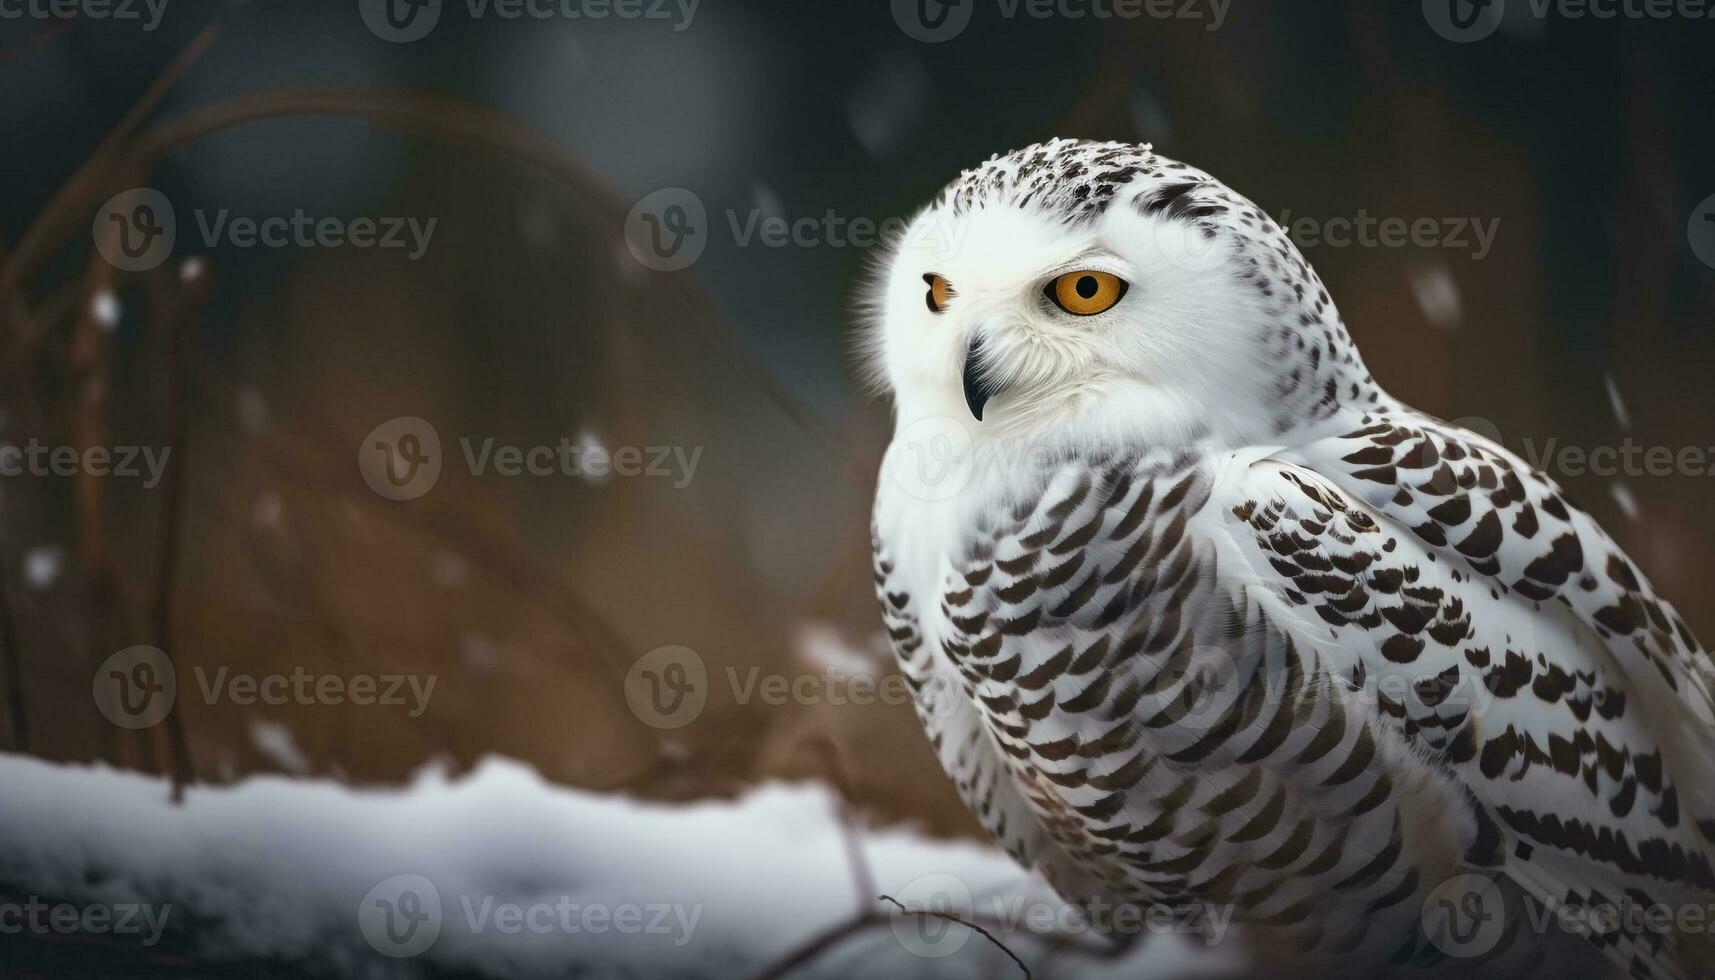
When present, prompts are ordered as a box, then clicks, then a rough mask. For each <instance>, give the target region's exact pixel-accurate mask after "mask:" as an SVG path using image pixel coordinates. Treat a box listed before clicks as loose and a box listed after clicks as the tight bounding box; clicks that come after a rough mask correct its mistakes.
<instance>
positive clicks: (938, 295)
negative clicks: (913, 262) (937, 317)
mask: <svg viewBox="0 0 1715 980" xmlns="http://www.w3.org/2000/svg"><path fill="white" fill-rule="evenodd" d="M923 281H924V282H926V283H928V284H929V293H928V295H927V296H925V297H924V299H925V301H926V302H927V303H928V304H929V309H930V311H931V312H934V313H942V312H945V311H946V309H947V304H948V303H951V302H952V301H953V284H952V283H950V282H948V281H947V279H946V277H945V276H938V275H936V274H935V273H933V272H925V273H924V274H923Z"/></svg>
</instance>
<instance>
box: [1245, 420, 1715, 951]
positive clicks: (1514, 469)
mask: <svg viewBox="0 0 1715 980" xmlns="http://www.w3.org/2000/svg"><path fill="white" fill-rule="evenodd" d="M1282 458H1283V459H1285V460H1290V461H1292V462H1295V463H1298V464H1301V465H1302V466H1303V467H1305V468H1306V469H1307V470H1309V471H1314V473H1316V474H1320V475H1321V476H1322V477H1323V478H1325V479H1327V480H1330V481H1332V482H1333V483H1334V484H1335V485H1336V486H1337V487H1338V488H1339V489H1340V490H1341V491H1343V492H1344V495H1345V496H1346V497H1347V498H1348V500H1350V501H1354V502H1361V506H1362V507H1363V509H1364V510H1366V511H1368V512H1369V513H1371V514H1373V515H1374V517H1375V518H1376V520H1377V521H1378V523H1379V524H1380V525H1381V526H1382V527H1383V528H1384V533H1385V536H1386V538H1387V541H1386V544H1385V545H1384V547H1386V548H1387V549H1388V550H1387V551H1384V552H1380V553H1375V554H1374V555H1373V558H1374V561H1373V562H1371V563H1369V566H1368V567H1366V568H1364V569H1362V570H1354V569H1351V568H1337V569H1334V570H1328V569H1324V568H1322V567H1320V566H1321V562H1320V561H1319V560H1307V559H1315V558H1318V557H1319V556H1323V555H1326V554H1330V553H1334V552H1339V551H1340V550H1342V548H1344V550H1345V551H1347V552H1348V553H1350V552H1351V549H1350V547H1349V546H1343V545H1337V543H1336V542H1333V541H1330V540H1328V536H1327V535H1326V534H1320V535H1319V534H1314V533H1312V532H1314V531H1315V530H1316V527H1317V526H1319V525H1318V522H1314V521H1312V522H1311V523H1310V524H1309V525H1307V524H1306V523H1305V522H1304V521H1303V520H1302V519H1300V520H1298V521H1297V522H1291V521H1288V522H1286V523H1285V525H1284V526H1280V527H1276V528H1274V529H1272V531H1271V532H1270V534H1269V536H1268V537H1269V546H1270V549H1271V550H1274V551H1276V552H1278V553H1277V554H1275V555H1272V556H1271V557H1270V564H1271V565H1272V566H1273V567H1274V568H1275V569H1276V570H1277V571H1278V572H1279V573H1280V574H1282V575H1283V576H1285V577H1286V578H1288V579H1290V580H1291V581H1292V582H1293V583H1294V585H1295V587H1296V588H1297V589H1298V593H1299V594H1300V595H1301V596H1302V598H1303V600H1304V601H1303V603H1302V605H1301V606H1300V608H1301V609H1304V610H1308V611H1309V612H1310V613H1311V614H1312V615H1314V616H1315V617H1316V619H1317V620H1318V621H1319V623H1318V625H1320V627H1321V628H1322V629H1323V630H1325V631H1327V633H1328V634H1329V637H1330V639H1331V640H1332V641H1333V642H1335V643H1336V644H1339V645H1343V646H1347V647H1350V645H1351V642H1352V640H1353V638H1354V637H1360V636H1361V637H1365V638H1367V640H1368V643H1369V645H1370V647H1371V649H1373V650H1375V651H1376V652H1377V654H1379V656H1377V654H1371V655H1370V656H1368V657H1364V656H1362V655H1361V651H1355V653H1354V655H1355V656H1356V657H1357V661H1358V662H1360V663H1366V664H1367V665H1368V666H1369V667H1370V668H1371V669H1372V670H1373V669H1375V668H1376V667H1378V666H1379V667H1382V668H1387V667H1389V666H1392V667H1395V668H1397V669H1402V670H1406V671H1411V672H1413V673H1416V674H1418V675H1425V676H1427V675H1430V674H1434V673H1435V672H1437V671H1441V670H1446V671H1448V672H1449V673H1448V674H1447V675H1446V678H1445V679H1446V686H1447V688H1448V689H1453V688H1455V687H1456V686H1457V685H1458V684H1460V683H1461V682H1462V681H1463V680H1464V679H1466V678H1470V677H1475V678H1477V679H1479V680H1480V682H1481V686H1480V687H1477V688H1475V689H1474V693H1475V694H1476V695H1477V696H1478V697H1476V698H1475V699H1474V703H1473V705H1472V708H1473V710H1472V711H1471V712H1470V713H1469V716H1468V718H1467V719H1465V720H1464V721H1462V722H1460V723H1458V724H1457V725H1456V726H1455V725H1453V724H1450V723H1449V721H1448V718H1447V714H1446V712H1444V711H1436V710H1434V709H1428V710H1426V709H1424V708H1423V705H1422V703H1421V699H1419V703H1418V704H1417V705H1415V706H1412V705H1405V706H1397V705H1393V704H1390V703H1389V702H1388V701H1385V700H1384V701H1383V702H1382V704H1383V706H1384V707H1388V708H1390V709H1392V710H1393V711H1394V712H1395V713H1396V714H1397V717H1398V718H1399V719H1400V720H1401V721H1402V722H1403V724H1404V725H1405V726H1406V729H1407V731H1408V733H1409V734H1411V735H1412V736H1414V737H1415V738H1416V739H1417V740H1418V741H1421V742H1423V743H1424V744H1425V745H1428V746H1431V747H1432V748H1435V749H1436V750H1438V751H1440V752H1441V753H1442V761H1443V762H1445V763H1447V764H1450V765H1451V767H1452V768H1453V769H1454V771H1456V772H1457V773H1458V774H1459V776H1460V778H1461V780H1462V781H1463V782H1464V784H1465V785H1467V786H1468V787H1469V788H1470V790H1471V792H1472V794H1473V795H1474V797H1475V798H1476V799H1477V800H1478V801H1479V802H1480V803H1481V805H1482V806H1484V807H1485V808H1486V809H1487V810H1488V812H1489V813H1491V814H1492V815H1493V817H1494V819H1495V820H1496V821H1497V822H1498V823H1499V825H1500V827H1501V828H1502V831H1503V835H1504V837H1505V838H1506V840H1507V841H1508V842H1509V843H1510V844H1511V848H1512V849H1511V853H1510V854H1508V855H1506V856H1505V859H1504V860H1505V865H1504V866H1505V870H1506V872H1507V873H1508V874H1509V875H1510V876H1512V877H1513V878H1514V879H1515V880H1517V881H1519V882H1520V883H1521V884H1524V885H1525V886H1526V887H1528V888H1529V889H1530V890H1531V891H1532V892H1533V893H1535V894H1536V895H1537V896H1538V897H1539V898H1541V899H1543V900H1544V901H1548V902H1554V903H1559V904H1562V905H1565V904H1574V905H1576V904H1582V903H1589V902H1595V903H1602V902H1630V903H1633V904H1634V905H1636V906H1652V905H1658V904H1659V905H1661V906H1663V907H1666V908H1669V909H1674V910H1677V909H1681V908H1684V907H1686V906H1687V905H1693V904H1694V905H1696V906H1698V908H1699V910H1700V911H1701V910H1703V909H1706V908H1708V907H1709V905H1710V903H1711V901H1712V900H1715V871H1712V867H1711V861H1712V860H1715V846H1712V844H1711V841H1712V840H1715V765H1712V764H1711V761H1710V760H1711V755H1712V752H1715V707H1712V701H1711V696H1710V690H1711V679H1712V678H1715V670H1712V669H1711V662H1710V659H1709V656H1708V654H1707V653H1706V652H1705V651H1703V650H1702V649H1701V648H1700V647H1699V645H1698V643H1697V641H1696V639H1695V638H1694V637H1693V635H1692V633H1691V631H1690V629H1689V628H1688V627H1687V626H1686V624H1685V621H1684V620H1683V619H1682V618H1681V617H1680V616H1679V614H1678V613H1677V612H1675V611H1674V609H1673V607H1672V606H1671V605H1670V604H1669V603H1667V602H1666V601H1665V600H1663V599H1662V598H1661V597H1659V596H1658V595H1657V594H1656V593H1655V591H1654V590H1653V589H1652V588H1651V586H1650V584H1649V582H1648V580H1647V579H1646V578H1645V577H1644V575H1643V574H1642V573H1641V572H1640V571H1639V570H1638V569H1637V567H1636V566H1635V565H1634V564H1633V563H1632V562H1631V560H1630V559H1629V558H1628V557H1627V556H1626V555H1625V554H1624V553H1623V552H1622V551H1621V550H1620V548H1619V547H1618V545H1616V544H1615V543H1614V541H1613V540H1612V539H1611V538H1610V537H1609V536H1608V535H1607V534H1606V533H1605V532H1604V531H1603V530H1602V529H1601V528H1600V527H1599V526H1598V525H1597V524H1596V523H1595V521H1594V520H1592V519H1591V518H1590V517H1589V516H1588V515H1586V514H1584V513H1583V512H1581V511H1579V510H1578V509H1577V508H1576V507H1574V506H1573V505H1572V504H1571V503H1570V502H1569V501H1568V500H1567V499H1566V496H1565V494H1564V493H1563V492H1562V491H1561V490H1560V488H1559V487H1557V486H1556V485H1555V484H1554V483H1553V481H1551V480H1550V479H1548V478H1547V477H1545V476H1543V475H1542V474H1540V473H1537V472H1535V471H1533V470H1532V469H1531V468H1530V467H1529V466H1528V465H1526V464H1525V463H1524V462H1523V461H1521V460H1519V459H1518V458H1517V457H1515V456H1513V455H1512V454H1511V453H1509V452H1507V451H1506V450H1505V449H1503V448H1501V447H1499V446H1497V445H1495V444H1493V443H1491V442H1489V441H1487V440H1484V439H1482V438H1481V437H1478V436H1475V435H1473V434H1471V433H1468V432H1465V431H1463V430H1460V429H1457V428H1454V427H1451V426H1448V425H1446V424H1445V423H1441V422H1439V421H1437V420H1435V419H1432V418H1429V417H1427V416H1421V415H1417V414H1415V413H1414V414H1411V415H1408V416H1377V417H1373V418H1367V419H1365V420H1364V425H1363V426H1362V427H1361V428H1359V429H1357V430H1356V431H1353V432H1351V433H1349V434H1346V435H1344V436H1341V437H1338V438H1331V439H1327V440H1324V441H1321V442H1317V443H1312V444H1310V445H1308V446H1305V447H1302V448H1299V449H1297V450H1294V451H1293V453H1291V454H1290V455H1287V454H1283V456H1282ZM1283 536H1284V537H1283ZM1288 539H1290V540H1288ZM1301 544H1302V545H1303V546H1304V547H1302V548H1300V547H1299V545H1301ZM1330 546H1334V547H1330ZM1401 573H1403V575H1404V579H1403V580H1401V579H1399V578H1398V576H1399V575H1400V574H1401ZM1384 576H1385V577H1384ZM1438 694H1439V691H1436V692H1435V694H1433V695H1432V697H1433V696H1437V695H1438ZM1638 938H1639V939H1640V941H1641V942H1642V943H1643V944H1644V945H1645V946H1656V945H1660V944H1661V942H1662V937H1661V936H1660V935H1659V934H1657V935H1655V936H1653V937H1650V936H1644V937H1638ZM1652 938H1653V942H1652V941H1651V940H1652ZM1681 941H1683V940H1681ZM1685 955H1686V954H1684V953H1683V952H1681V953H1679V954H1675V955H1674V956H1672V957H1671V958H1683V957H1684V956H1685ZM1709 962H1710V961H1709V960H1704V961H1703V963H1702V964H1701V965H1700V966H1699V967H1697V968H1696V969H1694V970H1693V971H1692V972H1693V974H1694V975H1701V973H1702V972H1706V971H1707V970H1708V969H1709ZM1660 965H1661V964H1658V966H1660Z"/></svg>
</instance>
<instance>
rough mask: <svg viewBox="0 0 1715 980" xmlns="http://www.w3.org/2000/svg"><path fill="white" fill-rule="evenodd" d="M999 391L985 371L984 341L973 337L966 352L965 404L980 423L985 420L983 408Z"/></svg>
mask: <svg viewBox="0 0 1715 980" xmlns="http://www.w3.org/2000/svg"><path fill="white" fill-rule="evenodd" d="M999 390H1000V388H999V387H998V386H997V385H996V384H995V383H994V382H993V381H992V380H990V378H989V376H988V372H987V371H986V370H984V365H983V339H982V337H981V336H972V337H971V346H970V347H969V348H968V349H967V350H966V351H965V404H966V405H968V406H970V409H971V414H972V415H974V416H976V418H977V421H978V422H981V421H982V420H983V406H984V405H987V404H988V402H989V399H990V398H993V397H994V396H995V393H996V392H997V391H999Z"/></svg>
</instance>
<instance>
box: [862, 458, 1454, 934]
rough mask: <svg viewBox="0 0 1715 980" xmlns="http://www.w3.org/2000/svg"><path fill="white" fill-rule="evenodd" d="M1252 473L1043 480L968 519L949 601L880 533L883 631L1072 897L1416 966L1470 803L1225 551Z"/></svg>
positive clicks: (1233, 547) (992, 792)
mask: <svg viewBox="0 0 1715 980" xmlns="http://www.w3.org/2000/svg"><path fill="white" fill-rule="evenodd" d="M1253 455H1256V456H1260V455H1261V454H1253ZM1252 461H1254V460H1241V459H1236V458H1221V459H1210V458H1207V457H1203V456H1199V455H1194V454H1186V455H1182V456H1176V457H1172V458H1147V459H1139V458H1125V459H1116V460H1109V461H1092V460H1088V459H1082V458H1080V459H1075V460H1071V461H1068V462H1066V463H1065V464H1064V465H1056V466H1047V467H1045V468H1044V470H1043V474H1042V477H1041V479H1040V480H1039V481H1036V482H1035V483H1034V484H1033V485H1032V489H1031V490H1030V491H1028V492H1026V493H1023V494H1022V495H1020V496H1018V497H1016V498H1007V499H1002V500H999V501H996V502H993V504H992V505H991V506H984V507H981V508H977V509H976V511H975V512H974V513H973V514H972V515H971V516H970V517H969V519H968V521H967V524H968V526H967V527H966V529H965V533H964V535H963V541H962V543H961V544H960V545H959V546H958V547H957V548H956V549H955V551H954V553H953V554H952V555H951V556H950V558H949V559H948V562H947V567H946V568H945V569H944V574H943V575H941V576H940V577H939V580H940V582H941V584H942V587H941V589H940V591H939V594H934V593H931V594H928V595H924V594H921V593H920V592H913V590H911V589H910V588H907V587H905V585H904V584H903V582H902V581H901V580H900V575H899V574H898V571H897V569H896V568H895V565H894V563H893V559H892V557H891V555H892V549H893V548H899V549H905V548H908V547H909V546H910V543H911V542H909V541H906V540H899V541H891V542H890V541H889V540H888V534H887V533H886V531H885V528H883V529H882V532H881V533H879V534H878V536H877V566H876V572H877V585H878V590H879V592H880V594H881V600H882V605H883V609H884V610H885V611H886V613H887V621H888V626H889V629H890V632H891V634H892V637H893V641H894V643H895V647H896V650H897V652H898V653H899V656H900V660H901V663H902V665H903V668H904V671H905V673H906V674H907V676H908V677H909V678H911V682H912V684H913V685H915V686H917V687H919V688H920V689H921V690H924V691H929V692H931V693H930V695H928V696H925V697H924V698H923V699H922V707H921V709H920V710H921V713H922V716H923V720H924V723H925V725H926V727H927V728H928V730H929V732H930V737H931V740H932V741H933V742H934V743H935V745H936V748H937V750H938V751H939V753H940V755H941V759H942V762H943V763H944V764H945V765H946V767H947V769H948V772H949V774H950V775H951V776H952V778H953V779H954V781H955V783H956V784H957V785H958V786H959V787H960V790H961V792H962V793H964V795H965V799H966V802H967V803H968V804H969V805H970V806H971V807H972V809H973V810H974V811H976V812H977V814H978V815H979V817H981V818H982V819H983V820H984V822H985V824H986V825H987V826H988V827H989V829H990V830H991V831H993V832H994V833H995V834H996V836H997V837H999V838H1000V839H1001V840H1002V841H1003V842H1004V843H1006V845H1007V846H1008V847H1009V848H1010V849H1012V850H1013V852H1014V853H1015V854H1016V855H1017V856H1019V857H1020V859H1021V860H1023V861H1025V862H1027V863H1029V864H1034V865H1035V866H1037V867H1039V868H1041V869H1042V870H1043V871H1044V873H1045V874H1046V875H1047V877H1048V878H1049V880H1050V881H1051V882H1052V883H1054V884H1055V886H1056V887H1057V888H1059V889H1060V890H1061V892H1062V894H1065V895H1067V897H1069V898H1073V899H1079V898H1089V897H1093V896H1099V897H1104V898H1108V899H1110V900H1112V899H1123V900H1142V901H1150V902H1152V903H1159V904H1165V905H1170V906H1172V905H1179V906H1180V907H1181V908H1182V910H1183V911H1185V912H1186V914H1187V915H1191V914H1194V913H1195V912H1196V911H1197V909H1198V908H1204V909H1207V908H1208V905H1206V904H1205V903H1215V904H1218V905H1221V906H1226V907H1231V908H1236V910H1237V913H1238V916H1239V918H1241V919H1242V920H1243V921H1246V922H1248V923H1252V924H1257V925H1260V926H1262V927H1264V928H1269V927H1274V928H1278V929H1280V930H1282V934H1283V935H1286V936H1289V937H1290V939H1291V941H1292V942H1295V943H1297V944H1298V945H1299V946H1300V947H1301V949H1302V950H1303V951H1304V952H1306V953H1309V954H1312V955H1318V954H1320V955H1340V954H1352V953H1354V952H1355V951H1358V950H1360V949H1363V950H1367V952H1368V953H1369V955H1372V956H1375V957H1378V958H1379V957H1382V956H1389V955H1403V956H1404V957H1406V958H1408V959H1409V958H1411V957H1413V956H1416V955H1419V954H1420V953H1421V952H1422V950H1421V947H1420V946H1419V944H1418V942H1417V939H1416V936H1417V933H1416V926H1417V923H1418V918H1419V910H1420V907H1421V894H1422V892H1423V891H1424V890H1425V889H1426V888H1427V887H1428V885H1427V884H1425V882H1424V879H1423V875H1422V873H1421V870H1420V869H1421V868H1423V867H1425V866H1426V865H1428V864H1436V865H1445V864H1447V863H1449V862H1451V861H1453V860H1454V859H1455V858H1456V854H1457V850H1458V848H1459V846H1460V845H1456V844H1455V843H1454V838H1455V837H1456V835H1455V834H1454V833H1453V832H1451V831H1450V830H1449V829H1448V825H1449V824H1450V823H1457V822H1459V821H1460V820H1461V819H1466V818H1461V817H1460V816H1459V814H1460V812H1461V811H1462V809H1463V807H1464V801H1463V800H1462V799H1461V798H1460V797H1459V794H1458V791H1457V788H1456V787H1454V786H1453V785H1452V783H1451V781H1449V780H1447V779H1445V778H1443V777H1442V776H1440V775H1439V774H1437V773H1436V772H1434V771H1432V770H1430V769H1427V768H1426V767H1424V766H1423V765H1421V764H1420V763H1419V762H1418V761H1417V760H1416V759H1415V758H1413V757H1412V755H1411V752H1410V750H1409V748H1408V747H1407V746H1406V745H1405V744H1404V742H1403V740H1402V739H1401V738H1400V737H1399V736H1398V735H1397V734H1396V733H1394V732H1392V731H1390V730H1389V729H1388V728H1387V726H1386V725H1385V724H1383V723H1382V721H1381V720H1380V718H1379V716H1378V715H1377V714H1376V712H1374V711H1373V710H1370V709H1368V708H1366V707H1365V706H1364V705H1362V704H1359V703H1357V702H1356V701H1355V700H1354V699H1353V698H1352V697H1351V696H1350V695H1351V694H1352V688H1351V684H1350V682H1349V679H1348V677H1346V676H1345V673H1346V672H1345V668H1343V667H1340V666H1339V665H1337V664H1335V663H1333V662H1331V661H1329V660H1328V659H1327V658H1326V657H1324V656H1323V655H1322V654H1321V653H1320V652H1319V651H1318V650H1317V649H1316V647H1315V646H1314V645H1311V646H1306V645H1304V644H1303V643H1301V642H1299V639H1298V638H1297V637H1296V636H1295V631H1294V628H1291V627H1292V626H1293V625H1294V624H1293V623H1292V622H1291V617H1290V615H1288V616H1287V621H1286V622H1285V623H1283V622H1282V619H1281V616H1280V611H1281V610H1283V609H1284V608H1285V607H1284V606H1283V605H1282V603H1281V601H1280V600H1279V598H1278V597H1277V596H1276V595H1275V594H1274V593H1273V592H1272V591H1271V589H1270V586H1269V583H1268V582H1266V581H1265V580H1264V579H1263V578H1262V577H1261V576H1259V575H1258V574H1257V573H1256V572H1255V571H1254V569H1253V567H1252V558H1253V557H1254V556H1247V555H1245V554H1243V553H1241V551H1242V545H1241V541H1243V540H1248V538H1246V539H1241V538H1239V537H1236V536H1235V533H1234V528H1235V527H1240V526H1242V525H1240V524H1239V522H1238V518H1236V517H1235V516H1233V514H1232V510H1233V508H1235V507H1237V506H1238V505H1240V504H1242V503H1243V502H1244V501H1245V500H1246V499H1248V497H1249V496H1250V493H1249V491H1248V490H1247V487H1248V485H1249V484H1250V482H1251V481H1252V479H1253V477H1252V475H1251V469H1252V467H1251V465H1250V463H1251V462H1252ZM1278 470H1279V468H1278V467H1276V470H1275V471H1276V472H1278ZM1279 486H1280V489H1281V492H1287V491H1289V490H1291V487H1290V486H1288V485H1287V484H1286V483H1280V484H1279ZM1297 499H1299V500H1300V502H1301V503H1302V504H1303V506H1305V507H1308V506H1309V504H1308V503H1303V501H1302V497H1299V498H1297ZM882 509H883V510H885V509H886V508H885V506H884V507H883V508H882ZM1347 521H1350V522H1355V523H1354V524H1353V526H1352V527H1350V528H1348V527H1346V526H1345V524H1344V522H1347ZM1339 522H1341V526H1340V527H1338V528H1332V527H1331V528H1329V529H1328V533H1330V534H1335V535H1341V534H1344V535H1350V534H1357V533H1359V532H1360V531H1362V532H1363V533H1366V534H1373V533H1375V532H1376V524H1375V522H1374V521H1373V520H1371V519H1370V518H1369V517H1368V516H1367V515H1364V514H1362V513H1361V512H1354V513H1352V514H1351V515H1349V516H1347V515H1342V516H1341V517H1340V518H1339ZM1253 550H1254V549H1253ZM1265 567H1266V566H1265ZM1268 576H1269V577H1270V578H1275V579H1277V578H1278V577H1279V576H1277V575H1275V573H1274V572H1272V571H1269V572H1268ZM929 623H933V624H935V628H933V629H926V628H924V627H925V625H926V624H929ZM1449 811H1451V812H1452V816H1451V817H1450V816H1449ZM1467 822H1468V820H1467ZM1068 883H1070V884H1068Z"/></svg>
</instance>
